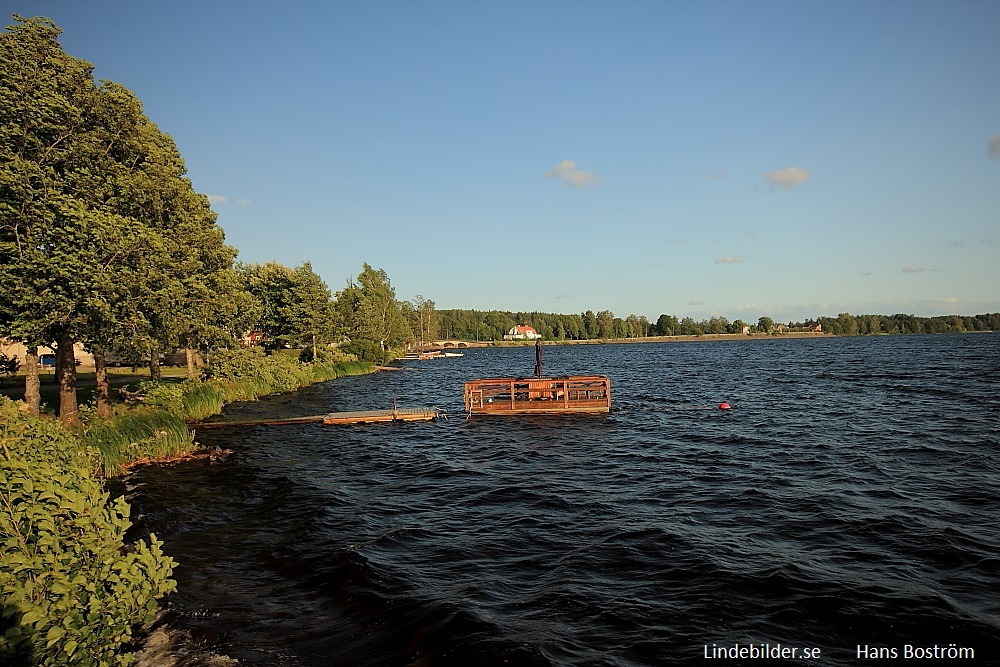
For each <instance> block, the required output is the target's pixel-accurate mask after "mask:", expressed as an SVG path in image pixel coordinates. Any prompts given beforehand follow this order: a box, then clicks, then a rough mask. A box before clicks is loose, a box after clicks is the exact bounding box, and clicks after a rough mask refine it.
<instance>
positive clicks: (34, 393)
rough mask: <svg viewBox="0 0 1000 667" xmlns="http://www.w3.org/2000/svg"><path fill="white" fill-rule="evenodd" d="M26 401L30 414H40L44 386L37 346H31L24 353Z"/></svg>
mask: <svg viewBox="0 0 1000 667" xmlns="http://www.w3.org/2000/svg"><path fill="white" fill-rule="evenodd" d="M24 402H25V403H26V404H27V406H28V412H29V413H30V414H33V415H37V414H38V411H39V408H40V407H41V405H42V387H41V381H40V380H39V378H38V348H37V347H29V348H27V350H26V351H25V353H24Z"/></svg>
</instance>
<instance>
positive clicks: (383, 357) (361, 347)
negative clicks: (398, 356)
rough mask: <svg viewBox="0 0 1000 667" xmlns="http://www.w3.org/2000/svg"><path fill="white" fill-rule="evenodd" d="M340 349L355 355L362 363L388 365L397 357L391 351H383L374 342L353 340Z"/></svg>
mask: <svg viewBox="0 0 1000 667" xmlns="http://www.w3.org/2000/svg"><path fill="white" fill-rule="evenodd" d="M340 349H341V350H342V351H343V352H346V353H347V354H353V355H354V356H355V357H357V359H359V360H360V361H370V362H371V363H373V364H387V363H389V362H390V361H392V360H393V357H394V356H395V355H394V354H393V353H392V352H390V351H389V350H383V349H382V348H381V347H379V344H378V343H376V342H375V341H373V340H360V339H359V340H352V341H351V342H350V343H344V344H343V345H341V346H340Z"/></svg>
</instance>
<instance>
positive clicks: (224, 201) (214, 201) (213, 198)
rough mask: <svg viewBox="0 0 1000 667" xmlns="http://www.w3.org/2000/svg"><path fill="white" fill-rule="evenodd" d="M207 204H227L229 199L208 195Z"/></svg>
mask: <svg viewBox="0 0 1000 667" xmlns="http://www.w3.org/2000/svg"><path fill="white" fill-rule="evenodd" d="M208 203H209V204H228V203H229V198H228V197H225V196H223V195H208Z"/></svg>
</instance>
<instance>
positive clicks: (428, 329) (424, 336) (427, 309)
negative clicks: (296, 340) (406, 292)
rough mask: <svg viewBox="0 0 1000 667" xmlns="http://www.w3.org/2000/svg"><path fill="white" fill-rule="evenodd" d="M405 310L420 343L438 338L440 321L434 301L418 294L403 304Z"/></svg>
mask: <svg viewBox="0 0 1000 667" xmlns="http://www.w3.org/2000/svg"><path fill="white" fill-rule="evenodd" d="M403 312H404V313H405V314H406V319H407V321H408V322H409V325H410V330H411V331H413V333H414V336H415V337H416V339H417V341H418V342H419V343H420V345H423V344H424V343H425V342H426V341H432V340H434V339H435V338H437V336H438V326H439V321H438V314H437V311H436V310H435V309H434V302H433V301H431V300H430V299H425V298H424V297H423V296H421V295H420V294H418V295H417V296H415V297H414V298H413V301H410V302H408V303H404V304H403Z"/></svg>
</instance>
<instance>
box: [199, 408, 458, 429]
mask: <svg viewBox="0 0 1000 667" xmlns="http://www.w3.org/2000/svg"><path fill="white" fill-rule="evenodd" d="M438 414H439V411H438V410H437V409H436V408H395V409H392V410H359V411H354V412H331V413H329V414H326V415H313V416H309V417H286V418H283V419H250V420H241V421H217V422H197V423H193V424H189V426H190V427H191V428H199V429H201V428H223V427H226V426H276V425H279V424H311V423H312V424H315V423H319V422H323V423H324V424H370V423H374V422H394V421H395V422H412V421H432V420H434V419H437V418H438Z"/></svg>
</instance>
